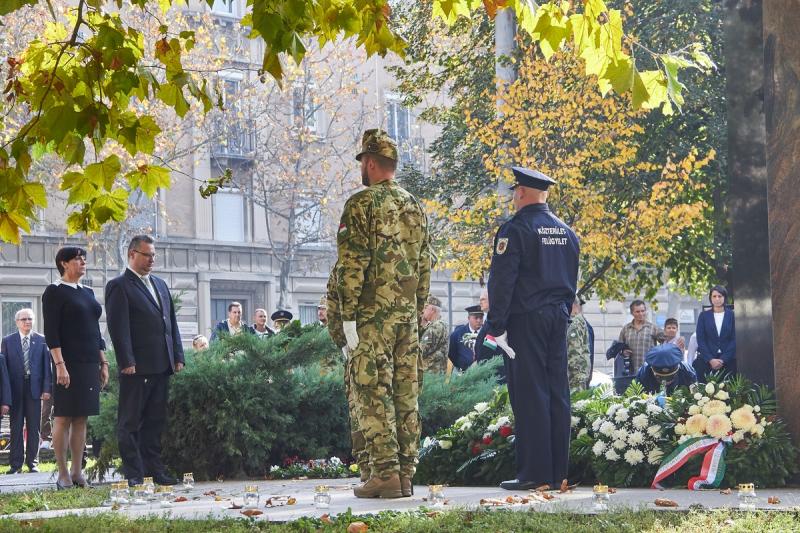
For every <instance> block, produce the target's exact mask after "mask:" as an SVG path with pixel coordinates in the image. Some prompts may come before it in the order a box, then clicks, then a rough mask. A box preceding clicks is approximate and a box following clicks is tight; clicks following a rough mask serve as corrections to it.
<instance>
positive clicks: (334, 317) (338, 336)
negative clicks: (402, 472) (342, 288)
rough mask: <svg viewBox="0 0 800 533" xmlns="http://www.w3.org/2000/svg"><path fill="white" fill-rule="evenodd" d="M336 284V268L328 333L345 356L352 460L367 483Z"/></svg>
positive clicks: (364, 446) (329, 301) (331, 284)
mask: <svg viewBox="0 0 800 533" xmlns="http://www.w3.org/2000/svg"><path fill="white" fill-rule="evenodd" d="M337 291H338V283H336V266H334V267H333V270H332V271H331V275H330V276H329V277H328V295H327V302H326V304H327V308H328V333H329V334H330V336H331V340H333V343H334V344H335V345H336V346H338V347H339V348H341V349H342V353H343V354H344V355H345V361H346V362H345V365H344V392H345V395H346V396H347V407H348V410H349V412H350V442H351V445H352V448H353V452H352V455H353V459H355V461H356V464H357V465H358V471H359V473H360V474H361V481H367V480H368V479H369V478H370V475H369V454H367V443H366V441H365V440H364V433H362V431H361V430H360V429H359V428H358V415H357V413H356V399H355V396H354V395H353V386H352V378H351V375H352V373H351V371H350V358H349V357H347V339H346V338H345V336H344V329H343V327H342V315H341V313H340V312H339V293H338V292H337Z"/></svg>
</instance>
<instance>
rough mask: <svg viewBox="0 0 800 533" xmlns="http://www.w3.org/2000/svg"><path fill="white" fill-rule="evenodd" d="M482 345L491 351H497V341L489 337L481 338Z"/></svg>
mask: <svg viewBox="0 0 800 533" xmlns="http://www.w3.org/2000/svg"><path fill="white" fill-rule="evenodd" d="M483 345H484V346H486V347H487V348H489V349H492V350H496V349H497V341H496V340H495V339H494V337H492V336H491V335H486V337H484V338H483Z"/></svg>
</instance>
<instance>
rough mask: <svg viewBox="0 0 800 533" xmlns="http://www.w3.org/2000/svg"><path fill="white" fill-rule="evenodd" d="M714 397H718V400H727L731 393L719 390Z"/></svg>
mask: <svg viewBox="0 0 800 533" xmlns="http://www.w3.org/2000/svg"><path fill="white" fill-rule="evenodd" d="M714 398H717V399H718V400H727V399H729V398H730V395H729V394H728V393H727V392H725V391H724V390H720V391H717V393H716V394H715V395H714Z"/></svg>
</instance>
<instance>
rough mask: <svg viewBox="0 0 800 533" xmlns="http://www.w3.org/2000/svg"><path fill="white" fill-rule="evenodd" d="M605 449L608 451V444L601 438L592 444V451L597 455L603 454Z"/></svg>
mask: <svg viewBox="0 0 800 533" xmlns="http://www.w3.org/2000/svg"><path fill="white" fill-rule="evenodd" d="M605 451H606V445H605V443H604V442H603V441H601V440H598V441H597V442H595V443H594V446H592V452H594V454H595V455H596V456H597V457H600V456H601V455H603V452H605Z"/></svg>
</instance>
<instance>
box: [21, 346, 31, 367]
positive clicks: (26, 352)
mask: <svg viewBox="0 0 800 533" xmlns="http://www.w3.org/2000/svg"><path fill="white" fill-rule="evenodd" d="M22 363H23V365H24V367H25V375H26V376H29V375H30V374H31V340H30V339H29V338H28V337H22Z"/></svg>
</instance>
